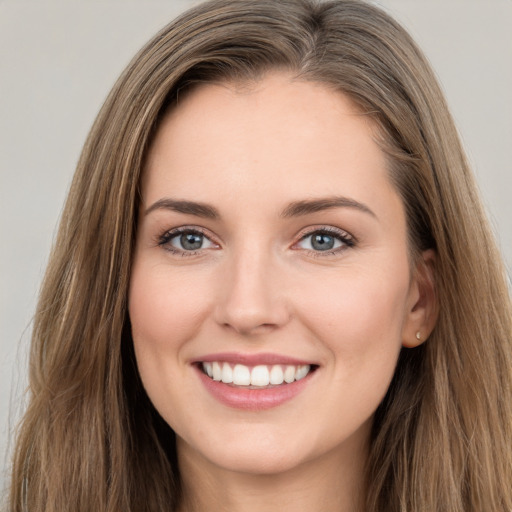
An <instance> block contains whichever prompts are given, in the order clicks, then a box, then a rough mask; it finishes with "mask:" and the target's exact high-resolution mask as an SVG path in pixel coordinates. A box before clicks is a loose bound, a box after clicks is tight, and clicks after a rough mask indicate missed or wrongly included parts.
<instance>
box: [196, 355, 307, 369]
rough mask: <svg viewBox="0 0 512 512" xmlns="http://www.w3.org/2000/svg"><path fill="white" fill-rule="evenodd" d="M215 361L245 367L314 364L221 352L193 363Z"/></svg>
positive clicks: (280, 358) (290, 358)
mask: <svg viewBox="0 0 512 512" xmlns="http://www.w3.org/2000/svg"><path fill="white" fill-rule="evenodd" d="M214 361H222V362H224V363H232V364H243V365H245V366H257V365H259V364H267V365H273V364H289V365H296V366H298V365H304V364H314V363H312V362H311V361H304V360H301V359H296V358H294V357H289V356H284V355H280V354H272V353H261V354H237V353H235V352H221V353H217V354H208V355H205V356H202V357H198V358H195V359H194V360H193V361H192V363H212V362H214Z"/></svg>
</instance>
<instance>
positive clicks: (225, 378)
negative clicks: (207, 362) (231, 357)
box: [222, 363, 233, 384]
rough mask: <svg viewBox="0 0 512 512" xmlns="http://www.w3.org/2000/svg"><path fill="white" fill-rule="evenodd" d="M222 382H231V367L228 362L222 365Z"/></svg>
mask: <svg viewBox="0 0 512 512" xmlns="http://www.w3.org/2000/svg"><path fill="white" fill-rule="evenodd" d="M222 382H224V383H225V384H230V383H231V382H233V369H232V368H231V366H230V365H229V363H224V364H223V365H222Z"/></svg>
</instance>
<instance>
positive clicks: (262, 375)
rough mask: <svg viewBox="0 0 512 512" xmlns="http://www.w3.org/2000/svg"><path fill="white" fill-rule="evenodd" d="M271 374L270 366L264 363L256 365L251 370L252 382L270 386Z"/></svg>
mask: <svg viewBox="0 0 512 512" xmlns="http://www.w3.org/2000/svg"><path fill="white" fill-rule="evenodd" d="M269 382H270V374H269V371H268V368H267V367H266V366H264V365H260V366H255V367H254V368H253V369H252V372H251V384H252V385H253V386H268V384H269Z"/></svg>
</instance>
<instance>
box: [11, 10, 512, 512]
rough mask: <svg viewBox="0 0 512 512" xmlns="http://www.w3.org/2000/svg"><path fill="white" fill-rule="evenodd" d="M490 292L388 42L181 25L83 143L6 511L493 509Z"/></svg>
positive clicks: (471, 211)
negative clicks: (9, 500)
mask: <svg viewBox="0 0 512 512" xmlns="http://www.w3.org/2000/svg"><path fill="white" fill-rule="evenodd" d="M504 276H505V273H504V269H503V267H502V266H501V264H500V257H499V254H498V252H497V250H496V248H495V243H494V241H493V239H492V236H491V234H490V229H489V227H488V224H487V222H486V220H485V215H484V213H483V210H482V207H481V205H480V203H479V199H478V196H477V193H476V187H475V185H474V182H473V178H472V176H471V174H470V172H469V170H468V165H467V163H466V160H465V157H464V154H463V151H462V149H461V146H460V143H459V140H458V138H457V134H456V131H455V128H454V126H453V122H452V120H451V118H450V116H449V114H448V110H447V107H446V105H445V102H444V99H443V97H442V94H441V92H440V90H439V87H438V85H437V84H436V81H435V79H434V77H433V74H432V71H431V70H430V68H429V66H428V64H427V63H426V61H425V59H424V57H423V56H422V54H421V52H420V51H419V50H418V49H417V47H416V46H415V44H414V43H413V42H412V41H411V39H410V38H409V36H408V35H407V34H406V33H405V32H404V31H403V29H402V28H401V27H400V26H398V25H397V24H396V23H395V22H394V21H393V20H391V19H390V18H389V17H388V16H387V15H385V14H384V13H382V12H381V11H380V10H378V9H377V8H375V7H372V6H370V5H367V4H365V3H361V2H359V1H354V0H342V1H333V2H324V3H318V4H317V3H314V2H309V1H300V2H298V1H295V0H293V1H292V0H280V1H278V2H275V1H270V0H263V1H258V2H253V1H248V0H232V1H224V0H223V1H214V2H210V3H206V4H203V5H201V6H198V7H197V8H195V9H193V10H191V11H189V12H188V13H186V14H184V15H183V16H182V17H181V18H179V19H178V20H177V21H175V22H173V23H172V24H171V25H169V26H168V27H167V28H166V29H164V30H163V31H162V32H161V33H160V34H158V35H157V36H156V37H155V38H154V39H153V40H152V41H151V42H150V43H148V45H147V46H146V47H145V48H144V49H143V50H142V51H141V52H140V53H139V54H138V55H137V56H136V57H135V59H134V60H133V61H132V63H131V64H130V66H129V67H128V68H127V70H126V71H125V73H124V74H123V75H122V77H121V78H120V79H119V81H118V83H117V84H116V86H115V87H114V89H113V91H112V93H111V94H110V96H109V98H108V99H107V101H106V103H105V105H104V107H103V109H102V110H101V112H100V114H99V116H98V118H97V120H96V123H95V125H94V127H93V129H92V131H91V134H90V136H89V138H88V140H87V142H86V145H85V148H84V151H83V154H82V157H81V159H80V162H79V165H78V170H77V173H76V176H75V179H74V182H73V185H72V188H71V191H70V195H69V198H68V201H67V204H66V208H65V211H64V213H63V220H62V223H61V227H60V231H59V235H58V240H57V243H56V246H55V249H54V253H53V255H52V258H51V261H50V265H49V268H48V271H47V275H46V278H45V283H44V286H43V290H42V293H41V297H40V302H39V308H38V312H37V316H36V321H35V328H34V335H33V348H32V362H31V388H30V389H31V402H30V405H29V408H28V410H27V413H26V416H25V418H24V421H23V424H22V427H21V430H20V435H19V440H18V446H17V450H16V458H15V464H14V470H13V480H12V488H11V510H31V511H33V510H45V511H57V510H64V509H65V510H69V509H72V510H137V511H139V510H148V511H149V510H179V511H191V510H204V509H205V508H207V507H210V508H213V509H219V510H260V509H262V508H264V507H266V508H270V507H272V508H275V509H279V510H287V508H290V509H291V507H293V509H294V510H301V507H302V509H304V510H322V511H326V510H364V511H368V512H369V511H379V512H382V511H387V510H389V511H395V510H410V511H417V510H425V511H429V510H431V511H439V510H449V511H465V512H467V511H475V512H476V511H481V510H493V511H494V510H496V511H508V510H510V509H511V508H512V492H511V489H510V482H511V480H512V453H511V448H510V439H511V434H512V432H511V431H512V411H511V407H512V405H511V403H512V401H511V398H512V391H511V384H512V376H511V368H512V362H511V339H512V334H511V332H512V328H511V315H510V312H511V307H510V299H509V296H508V291H507V287H506V283H505V277H504Z"/></svg>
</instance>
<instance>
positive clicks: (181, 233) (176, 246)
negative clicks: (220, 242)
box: [159, 228, 216, 256]
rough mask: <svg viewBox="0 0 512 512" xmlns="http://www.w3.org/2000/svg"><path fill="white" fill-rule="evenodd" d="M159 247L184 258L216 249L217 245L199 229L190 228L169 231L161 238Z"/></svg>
mask: <svg viewBox="0 0 512 512" xmlns="http://www.w3.org/2000/svg"><path fill="white" fill-rule="evenodd" d="M159 245H161V246H162V247H164V248H166V249H167V250H169V251H171V252H174V253H179V254H182V255H183V256H190V255H192V254H196V253H197V252H199V251H201V250H203V249H211V248H214V247H216V244H214V243H213V242H212V241H211V240H210V239H209V238H208V237H207V236H206V235H205V234H204V233H202V232H201V231H199V230H197V229H189V228H187V229H179V230H176V229H175V230H171V231H168V232H167V233H165V234H164V235H162V237H161V238H160V240H159Z"/></svg>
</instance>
